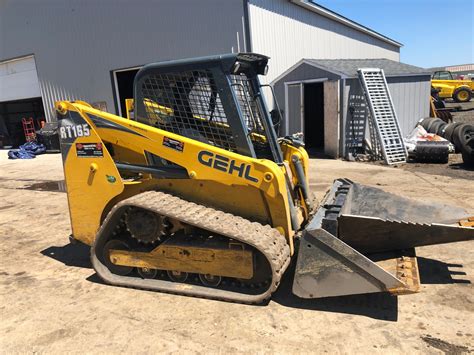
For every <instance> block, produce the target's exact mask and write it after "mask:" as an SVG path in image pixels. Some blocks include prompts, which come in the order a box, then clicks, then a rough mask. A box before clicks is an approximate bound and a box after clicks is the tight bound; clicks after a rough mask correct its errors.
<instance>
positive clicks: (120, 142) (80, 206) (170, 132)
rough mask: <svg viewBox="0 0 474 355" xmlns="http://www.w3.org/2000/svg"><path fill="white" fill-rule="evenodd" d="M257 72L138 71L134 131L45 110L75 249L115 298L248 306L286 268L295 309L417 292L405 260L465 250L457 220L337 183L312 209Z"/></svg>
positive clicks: (127, 124)
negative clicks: (121, 294)
mask: <svg viewBox="0 0 474 355" xmlns="http://www.w3.org/2000/svg"><path fill="white" fill-rule="evenodd" d="M267 61H268V58H267V57H266V56H263V55H259V54H253V53H241V54H227V55H221V56H212V57H203V58H195V59H187V60H177V61H168V62H162V63H156V64H150V65H146V66H144V67H143V68H142V69H140V71H139V72H138V73H137V75H136V78H135V82H134V102H133V103H134V112H133V118H132V119H125V118H122V117H118V116H115V115H112V114H109V113H106V112H102V111H99V110H96V109H94V108H92V107H91V106H90V105H89V104H87V103H85V102H81V101H75V102H68V101H61V102H58V103H56V110H57V117H58V124H59V132H60V140H61V151H62V158H63V164H64V174H65V179H66V185H67V194H68V201H69V210H70V217H71V224H72V232H73V238H74V239H76V240H79V241H81V242H83V243H85V244H88V245H90V246H91V247H92V248H91V258H92V264H93V267H94V269H95V271H96V272H97V274H98V275H99V276H100V277H101V278H102V279H103V280H104V281H105V282H107V283H109V284H112V285H117V286H125V287H135V288H140V289H148V290H156V291H163V292H172V293H179V294H184V295H192V296H200V297H207V298H214V299H221V300H228V301H236V302H244V303H259V302H262V301H264V300H267V299H269V298H270V297H271V294H272V293H273V292H274V291H275V290H276V289H277V287H278V285H279V283H280V280H281V278H282V276H283V274H284V273H285V270H286V269H287V267H288V265H289V263H290V261H291V260H292V258H294V259H296V273H295V275H294V283H293V292H294V293H295V294H296V295H297V296H300V297H303V298H317V297H328V296H339V295H347V294H357V293H370V292H390V293H393V294H403V293H411V292H416V291H417V290H418V288H419V277H418V269H417V262H416V256H415V253H414V247H416V246H420V245H429V244H438V243H447V242H455V241H461V240H469V239H473V238H474V229H473V228H470V227H460V226H459V225H456V222H457V221H459V220H460V219H465V218H467V217H468V216H467V215H466V213H465V212H464V211H463V210H461V209H457V208H453V207H447V206H433V205H424V204H420V203H417V202H414V201H411V200H408V199H404V198H401V197H397V196H394V195H390V194H387V193H385V192H383V191H382V190H379V189H375V188H371V187H367V186H362V185H359V184H356V183H354V182H352V181H350V180H347V179H338V180H336V181H335V182H334V185H333V186H332V188H331V189H330V191H329V192H328V193H327V195H326V197H325V198H324V200H323V201H322V203H321V204H320V206H319V207H317V206H314V205H313V198H312V194H311V191H310V189H309V182H308V173H309V166H308V162H309V160H308V154H307V153H306V151H305V149H304V148H303V143H302V142H301V141H300V140H299V139H298V137H296V136H289V137H283V138H278V137H277V135H276V134H275V130H274V127H273V122H272V119H271V118H270V115H269V112H268V109H267V107H266V103H265V100H264V97H263V95H262V91H261V85H260V83H259V79H258V76H259V75H263V74H264V73H265V72H266V68H267Z"/></svg>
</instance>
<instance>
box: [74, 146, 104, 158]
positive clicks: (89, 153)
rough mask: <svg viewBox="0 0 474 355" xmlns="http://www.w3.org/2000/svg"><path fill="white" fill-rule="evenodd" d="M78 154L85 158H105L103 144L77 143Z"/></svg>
mask: <svg viewBox="0 0 474 355" xmlns="http://www.w3.org/2000/svg"><path fill="white" fill-rule="evenodd" d="M76 154H77V156H78V157H80V158H81V157H83V158H97V157H99V158H100V157H103V156H104V150H103V147H102V143H76Z"/></svg>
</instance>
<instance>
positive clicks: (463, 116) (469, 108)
mask: <svg viewBox="0 0 474 355" xmlns="http://www.w3.org/2000/svg"><path fill="white" fill-rule="evenodd" d="M445 104H446V107H448V108H460V109H459V111H456V112H452V115H453V121H454V122H466V123H473V124H474V98H473V99H471V101H469V102H464V103H457V102H454V101H452V100H451V101H448V100H446V101H445Z"/></svg>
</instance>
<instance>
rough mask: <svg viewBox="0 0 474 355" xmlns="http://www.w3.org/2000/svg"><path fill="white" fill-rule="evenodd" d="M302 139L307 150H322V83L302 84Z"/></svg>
mask: <svg viewBox="0 0 474 355" xmlns="http://www.w3.org/2000/svg"><path fill="white" fill-rule="evenodd" d="M304 140H305V145H306V147H307V148H308V150H310V151H312V152H321V151H324V148H325V146H324V85H323V83H322V82H320V83H308V84H304Z"/></svg>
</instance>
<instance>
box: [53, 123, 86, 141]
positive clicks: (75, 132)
mask: <svg viewBox="0 0 474 355" xmlns="http://www.w3.org/2000/svg"><path fill="white" fill-rule="evenodd" d="M59 135H60V136H61V138H62V139H67V138H77V137H89V136H90V135H91V129H90V127H89V125H88V124H87V123H84V124H78V125H65V126H61V127H59Z"/></svg>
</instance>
